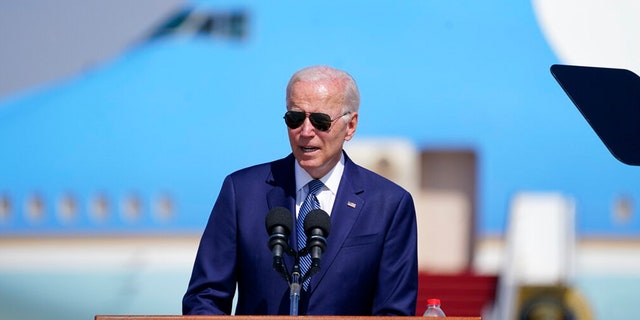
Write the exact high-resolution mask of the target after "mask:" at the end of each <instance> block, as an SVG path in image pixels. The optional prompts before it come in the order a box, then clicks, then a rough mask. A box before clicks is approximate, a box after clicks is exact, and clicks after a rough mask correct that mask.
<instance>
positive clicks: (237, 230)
mask: <svg viewBox="0 0 640 320" xmlns="http://www.w3.org/2000/svg"><path fill="white" fill-rule="evenodd" d="M345 159H346V161H345V168H344V173H343V176H342V180H341V182H340V186H339V187H338V192H337V195H336V199H335V204H334V207H333V209H332V213H331V232H330V234H329V236H328V237H327V249H326V251H325V252H324V254H323V255H322V260H321V270H320V271H319V272H318V273H316V274H315V275H313V276H312V278H311V286H310V289H309V292H303V293H302V295H301V298H300V303H299V314H301V315H303V314H308V315H414V314H415V306H416V295H417V288H418V271H417V269H418V263H417V248H416V247H417V240H416V239H417V238H416V217H415V207H414V204H413V199H412V197H411V195H410V194H409V193H408V192H407V191H405V190H404V189H402V188H401V187H399V186H398V185H396V184H394V183H393V182H391V181H389V180H387V179H385V178H383V177H381V176H379V175H378V174H375V173H373V172H371V171H369V170H367V169H364V168H362V167H360V166H358V165H356V164H354V163H353V162H352V161H351V160H350V159H349V158H348V157H347V156H346V154H345ZM294 161H295V159H294V157H293V155H291V154H290V155H289V156H288V157H286V158H284V159H280V160H277V161H274V162H271V163H266V164H261V165H257V166H253V167H249V168H246V169H242V170H240V171H237V172H234V173H232V174H231V175H229V176H227V177H226V178H225V180H224V183H223V185H222V190H221V191H220V195H219V197H218V199H217V201H216V203H215V205H214V207H213V210H212V212H211V216H210V218H209V221H208V223H207V226H206V228H205V231H204V233H203V235H202V239H201V242H200V246H199V248H198V253H197V256H196V259H195V263H194V267H193V273H192V276H191V281H190V282H189V287H188V289H187V292H186V294H185V295H184V298H183V313H184V314H229V313H230V312H231V308H232V299H233V296H234V293H235V289H236V283H237V285H238V300H237V307H236V311H235V312H236V314H256V315H269V314H283V315H287V314H289V306H290V302H289V286H288V284H287V282H286V281H285V280H284V279H283V277H282V276H281V275H280V274H279V273H277V272H276V271H274V270H273V255H272V252H271V251H270V250H269V247H268V238H269V235H268V234H267V231H266V228H265V217H266V214H267V213H268V212H269V210H271V209H272V208H274V207H279V206H280V207H285V208H288V209H289V210H290V211H291V212H292V215H293V218H294V219H295V199H296V188H295V176H294V173H293V172H294ZM294 221H295V220H294ZM295 241H296V240H295V231H294V232H293V234H292V236H291V237H290V244H291V246H292V247H293V248H295ZM285 261H286V264H287V267H288V268H289V272H290V271H291V266H292V265H293V258H291V257H289V256H287V257H286V260H285Z"/></svg>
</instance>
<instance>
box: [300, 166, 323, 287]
mask: <svg viewBox="0 0 640 320" xmlns="http://www.w3.org/2000/svg"><path fill="white" fill-rule="evenodd" d="M307 185H308V186H309V192H308V193H307V198H306V199H304V202H303V203H302V206H301V207H300V212H299V213H298V219H297V220H296V233H297V236H298V251H300V250H302V249H304V247H305V246H306V245H307V235H306V234H305V233H304V218H305V217H306V216H307V214H308V213H309V212H310V211H311V210H313V209H320V202H318V198H316V194H317V193H318V191H319V190H320V188H322V186H323V185H324V184H323V183H322V181H320V180H317V179H316V180H311V181H309V183H308V184H307ZM309 267H311V255H310V254H307V255H305V256H303V257H300V272H301V274H302V275H303V276H304V274H305V273H307V271H308V270H309ZM310 282H311V279H308V280H307V281H305V282H304V283H303V288H304V290H308V289H309V283H310Z"/></svg>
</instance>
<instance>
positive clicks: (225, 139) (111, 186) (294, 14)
mask: <svg viewBox="0 0 640 320" xmlns="http://www.w3.org/2000/svg"><path fill="white" fill-rule="evenodd" d="M552 2H553V1H544V0H532V1H531V2H519V3H504V2H498V1H484V2H477V3H476V2H467V1H446V2H435V1H403V2H398V3H393V4H388V3H381V2H370V1H362V0H359V1H350V2H346V3H344V2H338V1H328V2H323V3H322V4H313V3H306V2H296V1H284V2H280V3H278V4H273V3H263V2H260V1H213V0H212V1H191V2H188V3H186V4H185V8H184V10H180V11H178V12H176V13H175V15H174V16H172V17H169V18H168V19H167V20H166V23H163V24H161V25H160V26H158V27H157V28H156V29H155V30H154V32H152V33H150V34H149V36H148V38H147V39H144V40H143V41H140V42H138V43H136V44H133V45H132V46H131V48H129V49H128V50H127V51H126V52H123V53H122V55H120V56H119V57H117V58H115V59H114V60H112V61H108V62H105V63H104V64H102V65H100V66H97V67H95V68H94V69H93V70H91V71H90V72H85V73H84V74H82V75H78V76H77V77H75V78H72V79H65V80H63V81H60V82H58V83H54V84H51V85H50V86H47V87H44V88H38V89H36V90H33V91H31V92H26V93H21V94H17V95H15V96H10V97H8V98H5V99H3V100H2V101H0V146H2V150H3V152H2V157H0V241H2V245H0V256H1V257H2V258H0V314H3V315H7V316H8V317H9V318H21V319H39V318H43V317H44V315H46V316H47V317H48V318H53V319H57V318H60V319H63V318H64V319H83V318H87V317H91V316H93V315H95V314H110V313H111V314H114V313H117V314H179V313H180V299H181V296H182V294H183V293H184V290H185V289H186V284H187V281H188V277H189V274H190V271H191V264H192V262H193V257H194V255H195V250H196V248H197V243H198V238H199V236H200V234H201V232H202V230H203V228H204V225H205V224H206V221H207V218H208V214H209V212H210V210H211V207H212V205H213V202H214V201H215V199H216V196H217V192H218V191H219V188H220V186H221V183H222V180H223V179H224V177H225V176H226V175H227V174H229V173H231V172H232V171H234V170H237V169H240V168H243V167H246V166H249V165H253V164H256V163H261V162H267V161H271V160H274V159H277V158H280V157H284V156H285V155H287V154H288V153H289V150H288V149H289V146H288V143H287V139H286V129H285V127H284V125H283V121H282V114H283V113H284V110H285V105H284V88H285V87H286V84H287V82H288V80H289V77H290V75H291V74H293V72H295V71H296V70H298V69H300V68H302V67H305V66H308V65H314V64H328V65H332V66H335V67H338V68H342V69H344V70H347V71H348V72H350V73H351V74H352V75H353V76H354V77H355V79H356V81H357V82H358V85H359V88H360V91H361V96H362V104H361V109H360V120H361V121H360V124H359V126H358V131H357V134H356V138H355V139H354V140H353V141H350V142H349V143H347V145H346V150H347V152H348V153H349V155H350V156H352V157H353V158H354V159H355V160H356V162H359V163H362V164H363V165H365V166H367V167H370V168H372V169H373V170H375V171H378V172H380V173H381V174H383V175H385V176H387V177H389V178H390V179H392V180H394V181H396V182H398V183H399V184H401V185H403V186H404V187H406V188H407V189H408V190H410V191H411V192H412V194H413V195H414V197H415V199H416V206H417V209H418V214H419V216H418V219H419V223H420V225H419V228H420V231H421V233H420V246H419V249H420V253H419V255H420V268H421V272H423V273H424V274H425V275H426V276H428V277H429V278H428V279H430V280H434V279H442V280H441V281H444V282H445V283H444V284H443V285H444V286H446V285H447V283H451V282H453V281H455V280H456V279H471V278H474V277H475V278H479V279H480V280H482V281H489V282H491V283H492V284H491V286H492V287H491V288H490V289H489V291H491V290H493V291H491V293H490V297H484V298H483V299H484V300H483V301H482V303H483V304H484V303H488V305H487V306H485V305H482V306H481V308H483V309H484V308H489V309H490V308H492V307H491V305H490V304H491V303H493V301H490V300H493V299H496V300H497V299H499V298H500V297H501V296H500V294H499V292H498V291H499V290H500V287H499V285H498V284H497V282H498V281H499V278H500V274H501V273H502V272H503V271H502V269H503V260H504V259H505V258H504V252H506V251H508V248H509V246H510V243H509V241H507V240H508V239H510V238H509V235H510V234H511V233H510V232H509V230H510V227H511V224H512V223H513V220H512V217H513V216H515V215H514V212H515V211H518V210H517V209H518V208H520V207H519V205H520V204H522V203H527V202H526V201H527V199H529V200H530V199H545V200H544V201H547V200H548V201H550V202H549V203H551V204H556V203H560V206H564V207H563V208H569V209H567V211H568V212H570V216H573V217H574V220H571V219H569V220H567V221H569V222H567V224H566V228H568V229H566V230H574V231H575V238H571V237H570V236H568V237H567V239H568V240H567V241H569V242H571V241H575V246H571V248H573V249H571V250H570V252H571V253H570V255H571V256H575V258H574V259H572V260H571V262H567V263H564V264H561V266H562V267H566V268H567V269H570V270H571V271H570V272H571V274H572V276H571V277H567V278H563V281H565V280H566V281H567V283H561V284H559V286H558V288H561V289H562V288H566V287H569V288H570V289H571V290H572V292H576V293H579V295H580V296H581V299H582V301H583V302H581V303H580V306H578V307H577V308H578V309H580V311H576V313H577V314H586V315H585V316H584V317H585V318H587V317H593V318H606V319H614V318H625V317H628V316H630V315H633V314H634V312H635V308H634V307H635V306H634V303H633V302H634V301H633V298H632V297H634V296H635V295H637V293H638V291H637V289H636V288H638V287H640V286H638V285H639V284H640V273H639V272H638V271H637V270H640V269H639V268H638V266H640V261H639V260H638V259H636V258H634V256H638V255H637V253H638V251H639V250H640V242H638V241H637V239H638V234H640V222H639V219H638V216H637V210H638V209H637V207H638V205H637V203H638V201H639V199H640V188H638V181H640V179H639V178H640V171H639V170H638V168H636V167H633V166H628V165H625V164H623V163H620V162H618V161H616V160H615V159H613V158H612V157H611V155H610V154H609V152H608V151H607V149H606V148H605V147H604V145H603V143H602V142H601V141H600V140H599V138H598V136H597V135H596V134H594V132H593V131H592V130H591V129H590V128H589V125H588V123H587V122H585V121H584V119H583V118H582V116H581V115H580V113H579V112H578V111H577V110H576V109H575V107H574V106H573V105H572V102H571V100H570V99H569V98H568V97H567V95H566V94H565V93H564V92H563V90H562V88H561V87H560V86H559V85H558V83H557V82H556V81H555V80H554V78H553V76H552V74H551V72H550V67H551V66H552V65H554V64H558V63H566V64H576V65H600V66H610V67H623V68H627V69H631V70H634V67H637V66H640V64H639V63H638V61H637V60H633V59H637V58H636V57H640V55H637V54H636V55H633V54H629V55H625V56H620V55H619V53H620V52H621V51H624V50H628V51H629V52H631V53H633V52H636V51H634V50H638V46H637V45H635V44H633V41H632V39H635V38H634V37H633V36H634V35H633V32H632V31H631V30H637V28H635V29H634V28H626V29H623V31H620V30H619V29H620V28H622V27H623V26H636V25H637V24H638V22H637V21H636V19H635V18H633V17H634V15H633V13H634V12H637V10H635V9H636V8H629V7H625V4H624V3H623V2H622V1H612V2H609V3H608V5H607V6H606V7H604V8H603V7H599V6H598V5H597V4H595V3H586V4H584V5H581V7H580V10H575V8H574V7H573V6H570V5H569V4H568V3H567V2H560V3H552ZM611 12H614V13H616V15H611V14H605V13H611ZM609 16H616V17H618V19H619V20H616V21H607V20H606V18H607V17H609ZM595 18H598V19H595ZM583 21H589V24H593V26H591V25H589V26H584V25H581V24H580V23H583ZM577 26H582V27H583V29H580V28H578V27H577ZM592 28H599V29H598V30H601V31H602V32H599V33H591V34H589V32H590V31H592V30H593V29H592ZM616 28H618V29H616ZM616 31H617V32H616ZM612 34H614V35H615V37H614V36H613V35H612ZM587 35H588V36H589V39H588V40H584V38H582V37H581V36H583V37H586V36H587ZM625 37H626V38H625ZM610 38H615V39H616V40H617V41H612V40H611V39H610ZM576 39H577V40H576ZM621 39H622V40H621ZM624 39H626V40H628V41H623V40H624ZM603 43H604V44H606V45H602V44H603ZM594 46H595V47H594ZM587 51H588V52H587ZM588 54H592V56H589V55H588ZM634 71H636V72H637V69H635V70H634ZM523 199H524V200H523ZM558 199H560V200H559V201H556V200H558ZM540 201H543V200H540ZM538 203H542V202H535V201H534V205H535V204H538ZM545 203H546V202H545ZM566 204H569V205H566ZM565 205H566V206H565ZM550 211H553V210H550ZM518 212H520V211H518ZM523 212H528V211H527V210H524V211H523ZM554 212H555V211H554ZM265 214H266V213H265ZM535 214H537V213H535ZM535 214H534V215H535ZM540 216H544V215H543V214H540ZM558 221H561V219H559V220H558ZM562 221H564V220H562ZM543 226H544V225H543ZM563 230H564V229H563ZM534 231H536V230H534ZM534 235H536V236H537V237H538V238H545V237H546V238H550V237H549V234H548V233H547V231H545V230H544V229H539V230H537V232H536V233H534ZM562 244H564V242H563V243H562ZM265 247H266V244H265ZM517 249H518V248H514V249H513V250H514V251H517ZM439 277H440V278H439ZM487 279H488V280H487ZM434 281H435V280H434ZM425 290H427V292H428V290H429V289H425ZM516 293H517V292H516ZM429 294H432V293H431V292H429ZM442 294H444V293H442ZM483 294H485V295H486V294H488V293H483ZM522 294H524V293H522ZM522 297H524V296H522ZM34 298H35V299H34ZM522 299H524V298H522ZM522 299H521V300H520V301H519V302H518V301H515V302H512V304H513V305H516V304H518V303H519V305H517V306H516V307H514V308H515V309H518V308H520V309H519V310H520V311H521V312H524V311H522V310H523V308H524V306H525V301H524V300H522ZM452 300H453V298H451V300H449V301H448V300H447V299H443V308H444V309H445V312H448V315H456V313H455V312H456V309H457V307H456V304H455V303H454V301H452ZM34 301H35V302H34ZM421 303H422V304H424V305H422V306H419V307H420V308H422V309H421V310H423V309H424V307H426V301H419V304H421ZM447 303H449V304H447ZM456 303H457V302H456ZM498 304H499V303H497V304H496V305H498ZM447 307H449V309H447ZM477 309H478V308H476V309H475V310H476V311H477ZM421 310H417V311H416V313H417V314H420V311H421ZM448 310H449V311H448ZM520 311H519V312H520ZM478 312H479V311H478ZM510 312H514V311H510ZM490 317H491V313H487V317H486V318H490Z"/></svg>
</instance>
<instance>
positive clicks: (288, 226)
mask: <svg viewBox="0 0 640 320" xmlns="http://www.w3.org/2000/svg"><path fill="white" fill-rule="evenodd" d="M276 226H282V227H283V228H284V229H285V233H286V234H287V235H289V234H290V233H291V230H292V229H293V217H291V211H289V210H288V209H287V208H284V207H275V208H273V209H271V210H269V213H267V218H266V220H265V227H267V232H268V233H269V234H271V231H272V229H273V228H274V227H276Z"/></svg>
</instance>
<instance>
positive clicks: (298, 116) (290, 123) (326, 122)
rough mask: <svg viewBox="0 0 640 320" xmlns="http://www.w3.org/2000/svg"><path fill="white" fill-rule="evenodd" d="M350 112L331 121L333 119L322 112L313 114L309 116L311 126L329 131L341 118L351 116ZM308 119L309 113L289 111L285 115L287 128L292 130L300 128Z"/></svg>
mask: <svg viewBox="0 0 640 320" xmlns="http://www.w3.org/2000/svg"><path fill="white" fill-rule="evenodd" d="M349 113H350V112H345V113H344V114H342V115H341V116H338V117H336V118H335V119H331V117H330V116H329V115H328V114H326V113H320V112H311V113H308V114H309V121H311V125H313V127H314V128H316V129H318V130H320V131H327V130H329V128H331V124H332V123H333V122H334V121H336V120H338V119H339V118H341V117H344V116H345V115H347V114H349ZM306 118H307V113H306V112H302V111H287V112H286V113H285V114H284V122H285V123H286V124H287V127H289V128H291V129H296V128H300V126H301V125H302V124H303V123H304V120H305V119H306Z"/></svg>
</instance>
